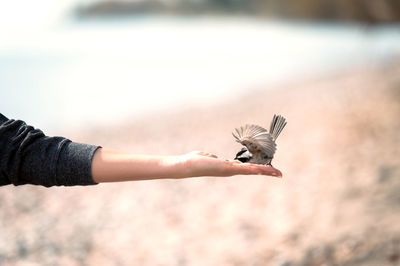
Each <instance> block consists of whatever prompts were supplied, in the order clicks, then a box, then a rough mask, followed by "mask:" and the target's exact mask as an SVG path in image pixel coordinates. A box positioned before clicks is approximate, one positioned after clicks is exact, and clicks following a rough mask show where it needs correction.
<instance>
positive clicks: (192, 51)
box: [0, 17, 400, 131]
mask: <svg viewBox="0 0 400 266" xmlns="http://www.w3.org/2000/svg"><path fill="white" fill-rule="evenodd" d="M21 32H22V33H21ZM21 32H20V33H19V34H13V31H7V34H8V35H4V34H3V35H2V36H1V37H0V38H1V41H0V89H1V94H0V95H1V101H0V110H1V111H0V112H3V113H4V114H5V115H6V116H9V117H13V118H20V119H24V120H26V121H27V122H28V123H30V124H33V125H35V126H37V127H40V128H43V129H46V131H48V130H53V129H60V128H75V127H81V126H84V127H89V126H92V125H93V126H94V125H98V124H106V123H108V122H110V121H111V120H118V121H120V120H124V119H126V118H128V117H129V118H135V116H136V117H137V116H141V115H143V114H145V113H151V112H154V111H162V110H166V109H170V108H184V107H187V106H196V105H198V106H202V105H204V104H208V103H210V102H211V103H212V102H218V101H223V100H225V99H229V98H230V97H234V96H235V95H237V94H238V93H243V92H244V91H246V90H249V89H259V88H260V87H261V86H262V87H265V88H268V84H271V83H273V82H279V81H286V80H295V79H296V78H299V77H303V76H304V75H314V74H316V73H321V72H325V71H331V70H334V69H338V68H342V67H349V66H352V65H357V64H361V63H369V62H379V61H382V60H386V59H388V58H391V57H394V56H397V55H399V54H400V31H399V30H398V26H386V27H380V28H366V27H364V26H360V25H328V24H306V23H304V24H298V23H288V22H271V21H261V20H256V19H250V18H215V17H214V18H204V17H203V18H168V17H141V18H136V19H130V20H126V19H125V20H97V21H89V22H88V21H72V22H71V21H64V22H60V23H58V24H57V25H54V26H52V27H48V28H40V27H39V28H37V29H36V30H32V31H30V30H25V31H21Z"/></svg>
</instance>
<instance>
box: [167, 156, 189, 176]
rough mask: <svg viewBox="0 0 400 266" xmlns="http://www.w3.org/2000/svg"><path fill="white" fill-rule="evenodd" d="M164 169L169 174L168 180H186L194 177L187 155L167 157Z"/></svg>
mask: <svg viewBox="0 0 400 266" xmlns="http://www.w3.org/2000/svg"><path fill="white" fill-rule="evenodd" d="M162 165H163V168H164V169H166V173H168V175H167V177H166V178H175V179H179V178H185V177H190V176H192V175H191V174H192V173H191V170H190V169H191V167H190V161H189V160H188V159H187V158H186V156H185V155H178V156H166V157H164V158H163V160H162Z"/></svg>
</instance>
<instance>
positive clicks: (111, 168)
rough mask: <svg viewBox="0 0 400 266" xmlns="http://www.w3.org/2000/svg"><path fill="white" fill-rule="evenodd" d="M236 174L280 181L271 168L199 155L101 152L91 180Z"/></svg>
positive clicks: (94, 160) (96, 158) (99, 181)
mask: <svg viewBox="0 0 400 266" xmlns="http://www.w3.org/2000/svg"><path fill="white" fill-rule="evenodd" d="M239 174H243V175H251V174H253V175H271V176H276V177H282V174H281V172H280V171H279V170H277V169H275V168H273V167H271V166H265V165H256V164H247V163H240V162H239V161H226V160H223V159H219V158H218V157H217V156H215V155H212V154H209V153H204V152H199V151H195V152H190V153H187V154H184V155H178V156H149V155H135V154H130V153H121V152H115V151H111V150H106V149H102V148H101V149H98V150H97V151H96V153H95V154H94V157H93V161H92V177H93V180H94V182H96V183H103V182H120V181H135V180H149V179H166V178H174V179H177V178H188V177H198V176H220V177H222V176H233V175H239Z"/></svg>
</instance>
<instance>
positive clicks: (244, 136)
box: [232, 115, 287, 165]
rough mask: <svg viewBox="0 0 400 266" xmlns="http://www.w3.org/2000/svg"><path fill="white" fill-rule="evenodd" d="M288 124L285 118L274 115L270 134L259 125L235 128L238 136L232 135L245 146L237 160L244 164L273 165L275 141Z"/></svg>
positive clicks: (237, 155)
mask: <svg viewBox="0 0 400 266" xmlns="http://www.w3.org/2000/svg"><path fill="white" fill-rule="evenodd" d="M286 124H287V123H286V119H285V118H284V117H283V116H280V115H274V117H273V118H272V121H271V125H270V127H269V132H268V131H267V130H266V129H265V128H263V127H260V126H257V125H245V126H244V127H243V126H242V127H240V128H235V131H236V134H235V133H232V135H233V137H235V139H236V141H237V142H239V143H240V144H242V145H243V146H245V147H244V148H242V149H241V150H240V151H239V152H238V153H237V154H236V157H235V160H239V161H241V162H242V163H246V162H248V163H255V164H266V165H271V161H272V159H273V158H274V154H275V151H276V144H275V141H276V139H277V138H278V136H279V134H280V133H281V132H282V130H283V128H284V127H285V126H286Z"/></svg>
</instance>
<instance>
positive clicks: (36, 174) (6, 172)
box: [0, 114, 99, 187]
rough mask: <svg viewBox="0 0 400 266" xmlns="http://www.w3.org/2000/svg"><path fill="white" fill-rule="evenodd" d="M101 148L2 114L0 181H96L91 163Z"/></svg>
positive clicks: (60, 183) (54, 183)
mask: <svg viewBox="0 0 400 266" xmlns="http://www.w3.org/2000/svg"><path fill="white" fill-rule="evenodd" d="M98 148H99V146H94V145H88V144H82V143H76V142H72V141H70V140H69V139H66V138H63V137H48V136H45V134H44V133H43V132H42V131H41V130H39V129H35V128H33V127H31V126H28V125H26V124H25V123H24V122H23V121H20V120H13V119H7V118H6V117H5V116H3V115H2V114H0V185H8V184H14V185H16V186H17V185H23V184H34V185H42V186H45V187H51V186H75V185H95V184H96V183H95V182H94V181H93V179H92V175H91V163H92V159H93V155H94V153H95V151H96V150H97V149H98Z"/></svg>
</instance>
